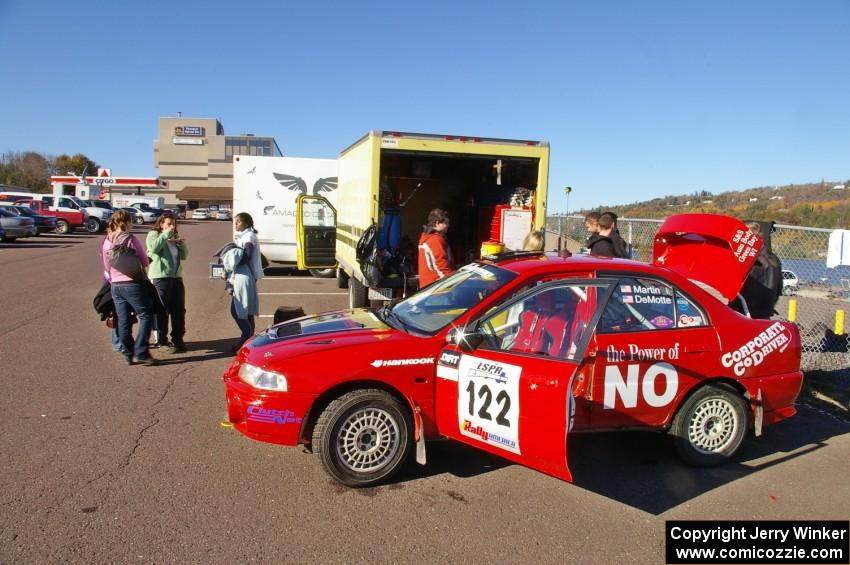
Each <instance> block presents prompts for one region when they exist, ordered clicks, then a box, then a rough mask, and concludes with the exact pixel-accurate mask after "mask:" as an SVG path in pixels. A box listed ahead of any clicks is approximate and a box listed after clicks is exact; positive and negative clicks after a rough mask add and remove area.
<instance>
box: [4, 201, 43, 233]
mask: <svg viewBox="0 0 850 565" xmlns="http://www.w3.org/2000/svg"><path fill="white" fill-rule="evenodd" d="M0 210H5V211H6V212H9V213H10V214H14V215H15V216H22V217H26V218H32V221H33V222H34V223H35V229H36V230H37V231H38V233H45V232H54V231H56V218H54V217H52V216H41V215H39V214H36V213H35V212H34V211H33V210H31V209H30V208H26V207H24V206H12V205H9V204H0Z"/></svg>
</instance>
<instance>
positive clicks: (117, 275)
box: [100, 210, 157, 365]
mask: <svg viewBox="0 0 850 565" xmlns="http://www.w3.org/2000/svg"><path fill="white" fill-rule="evenodd" d="M132 225H133V224H132V220H131V219H130V215H129V214H128V213H127V212H125V211H124V210H118V211H116V212H114V213H113V214H112V217H110V218H109V223H108V224H107V228H106V237H105V238H104V239H103V244H102V245H101V248H100V256H101V259H102V261H103V275H104V277H105V278H106V280H107V281H109V283H110V284H111V289H112V290H111V292H112V300H113V302H114V303H115V313H116V314H117V316H118V339H119V341H120V342H121V345H122V346H123V348H124V350H123V352H122V353H123V354H124V359H125V360H126V362H127V364H128V365H135V364H136V363H140V364H142V365H156V363H157V361H156V359H154V358H153V357H151V354H150V350H149V349H148V340H149V339H150V336H151V327H152V326H153V312H154V310H153V300H152V299H151V295H150V292H149V291H148V288H147V277H146V276H145V271H144V270H145V268H147V266H148V263H149V261H148V256H147V255H146V254H145V248H144V247H143V246H142V244H141V243H140V242H139V240H138V239H136V238H135V236H133V235H132V234H131V233H130V229H131V227H132ZM132 312H135V313H136V316H137V317H138V318H139V331H138V333H137V334H136V339H135V343H134V341H133V330H132V322H131V316H132Z"/></svg>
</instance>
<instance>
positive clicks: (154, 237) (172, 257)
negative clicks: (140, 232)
mask: <svg viewBox="0 0 850 565" xmlns="http://www.w3.org/2000/svg"><path fill="white" fill-rule="evenodd" d="M147 252H148V257H150V260H151V264H150V266H149V267H148V278H149V279H150V280H151V282H152V283H153V285H154V286H155V287H156V291H157V293H158V294H159V299H160V301H161V302H162V305H163V307H164V308H163V309H160V312H159V313H158V315H157V317H156V329H157V330H158V331H157V335H158V338H157V345H159V346H160V347H164V346H168V345H170V346H171V348H170V350H169V352H170V353H183V352H184V351H186V343H185V342H184V341H183V336H184V335H185V333H186V287H185V286H183V266H182V265H181V262H182V261H183V260H184V259H186V257H187V256H188V255H189V250H188V248H187V247H186V242H185V241H183V238H182V237H180V235H179V234H178V233H177V219H176V218H175V217H174V216H173V215H171V214H163V215H162V216H160V217H159V219H158V220H157V221H156V223H155V224H154V225H153V229H152V230H151V231H150V233H148V239H147ZM169 318H171V343H170V344H169V343H168V340H167V339H166V337H165V336H166V334H167V333H168V319H169Z"/></svg>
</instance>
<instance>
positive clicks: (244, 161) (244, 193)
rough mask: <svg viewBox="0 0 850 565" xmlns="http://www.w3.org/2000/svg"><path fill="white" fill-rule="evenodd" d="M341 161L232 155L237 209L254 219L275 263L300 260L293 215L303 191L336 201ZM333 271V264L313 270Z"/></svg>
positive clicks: (262, 244)
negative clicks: (338, 170) (338, 166)
mask: <svg viewBox="0 0 850 565" xmlns="http://www.w3.org/2000/svg"><path fill="white" fill-rule="evenodd" d="M336 188H337V160H336V159H306V158H297V157H248V156H244V155H240V156H238V157H234V158H233V213H234V215H235V214H238V213H240V212H247V213H249V214H251V217H252V218H253V219H254V227H255V228H257V237H258V239H259V241H260V247H261V249H262V251H263V255H265V256H266V258H267V259H268V260H269V261H271V262H274V263H284V264H297V252H296V229H295V217H296V206H297V202H296V200H297V198H298V197H299V196H304V195H307V196H311V195H317V196H323V197H325V198H327V199H328V201H329V202H330V203H331V205H332V206H333V205H335V203H336ZM310 272H311V273H312V274H313V275H314V276H323V277H329V276H334V274H335V269H333V268H328V269H311V270H310Z"/></svg>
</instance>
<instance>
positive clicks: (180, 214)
mask: <svg viewBox="0 0 850 565" xmlns="http://www.w3.org/2000/svg"><path fill="white" fill-rule="evenodd" d="M165 211H166V212H168V213H169V214H171V215H172V216H174V217H175V218H177V219H178V220H183V219H185V218H186V211H185V210H184V209H181V208H179V207H178V208H166V209H165Z"/></svg>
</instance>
